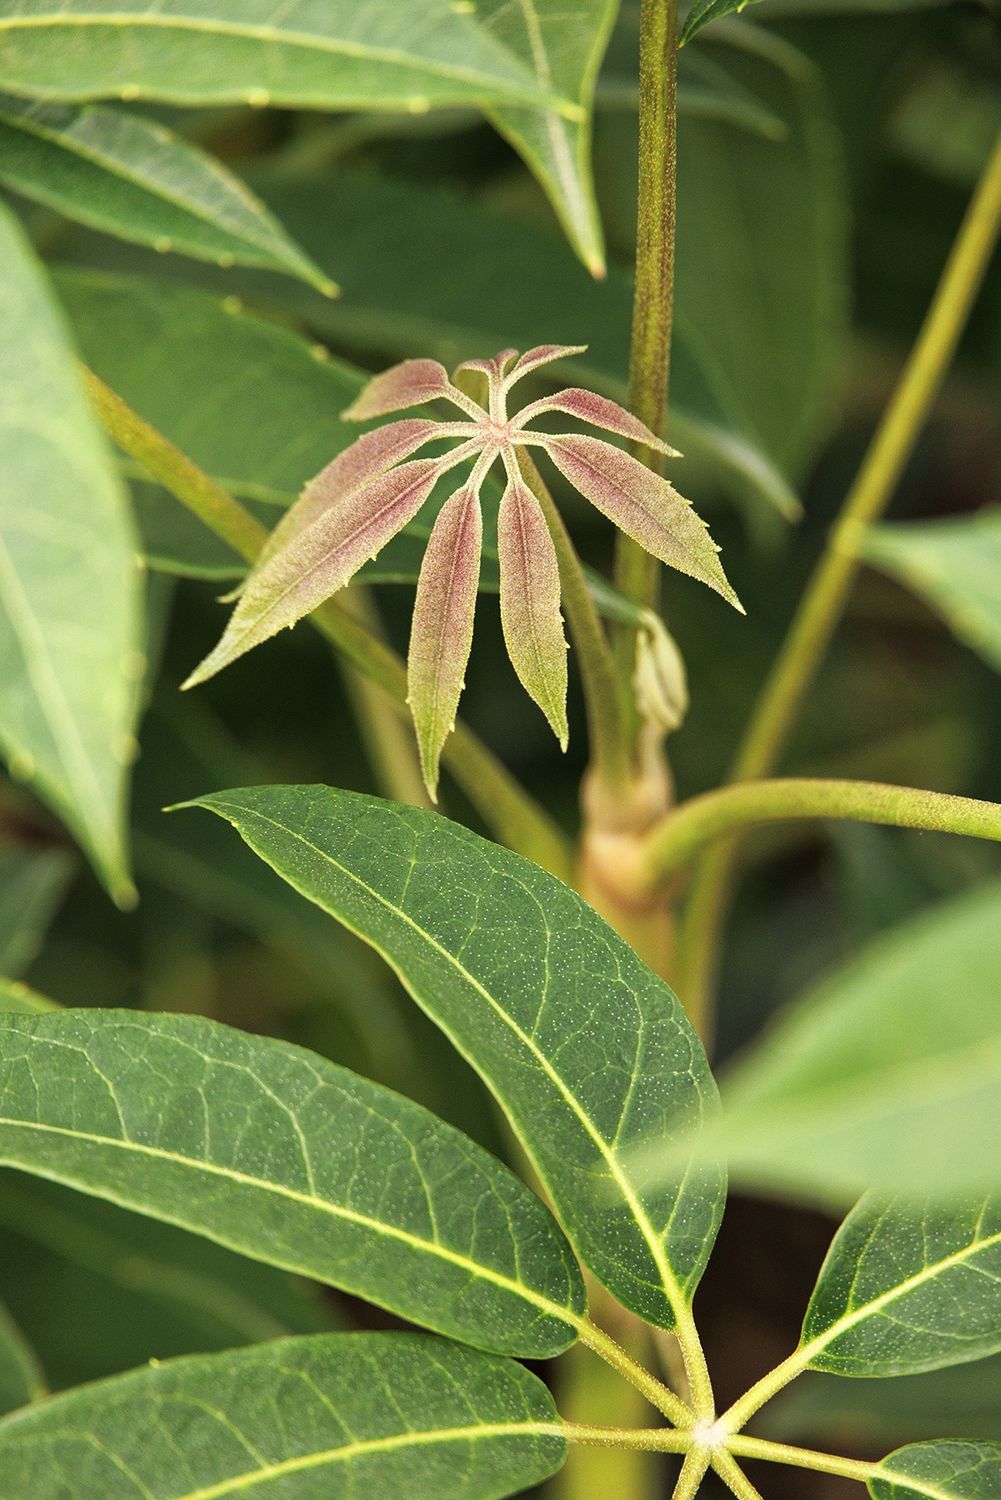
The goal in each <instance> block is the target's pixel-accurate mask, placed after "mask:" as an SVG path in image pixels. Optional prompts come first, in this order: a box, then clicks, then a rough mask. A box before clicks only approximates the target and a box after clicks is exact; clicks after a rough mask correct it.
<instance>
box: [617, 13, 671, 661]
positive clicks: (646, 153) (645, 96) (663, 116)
mask: <svg viewBox="0 0 1001 1500" xmlns="http://www.w3.org/2000/svg"><path fill="white" fill-rule="evenodd" d="M639 82H640V105H639V132H640V136H639V172H638V178H639V201H638V210H637V218H636V285H635V292H634V297H633V328H632V343H631V346H630V355H629V403H628V404H629V407H630V410H631V411H633V412H634V413H635V415H636V416H637V417H639V419H640V421H641V422H645V423H646V425H647V426H648V427H649V428H650V429H651V430H652V431H653V432H656V433H657V434H658V435H659V434H660V433H662V432H663V430H664V418H665V412H666V406H667V384H668V373H669V369H670V360H671V322H672V311H673V303H674V240H675V225H676V222H677V208H676V202H677V196H676V195H677V146H676V129H675V124H676V117H677V98H678V4H677V0H643V3H642V9H641V12H640V80H639ZM640 456H641V457H642V458H643V459H644V461H645V462H647V463H649V464H650V465H651V466H652V467H654V468H657V469H658V471H659V468H660V462H661V461H660V459H659V457H658V455H656V454H654V453H651V452H649V451H644V452H643V453H642V454H641V455H640ZM659 578H660V565H659V563H658V562H657V560H656V558H653V557H651V556H650V554H649V553H648V552H645V551H644V550H643V548H642V547H639V546H638V545H637V544H636V543H635V542H633V541H631V540H630V539H629V538H628V537H625V536H620V537H618V539H617V543H616V560H615V582H616V585H617V587H618V588H619V589H620V590H621V592H622V593H624V594H626V595H628V597H629V598H630V599H634V600H635V601H636V602H637V603H638V604H641V605H643V606H645V607H646V608H649V609H656V608H657V605H658V602H659V601H658V593H659V587H658V584H659ZM620 636H621V637H622V639H621V641H620V671H623V670H624V671H626V672H627V673H628V672H629V671H630V670H631V651H632V633H631V632H624V631H623V632H620Z"/></svg>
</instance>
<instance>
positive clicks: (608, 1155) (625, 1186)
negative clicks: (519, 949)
mask: <svg viewBox="0 0 1001 1500" xmlns="http://www.w3.org/2000/svg"><path fill="white" fill-rule="evenodd" d="M210 800H211V805H212V806H213V807H217V808H229V809H230V810H231V811H233V812H234V813H235V814H236V815H237V817H239V816H240V815H243V816H245V817H246V816H249V817H253V818H257V819H259V820H260V821H261V822H263V823H267V824H270V826H271V827H272V828H276V829H277V830H278V831H279V833H282V834H285V835H286V836H287V837H290V838H294V839H297V840H298V841H299V842H300V843H301V844H303V845H305V847H306V848H307V849H309V850H311V851H312V852H313V853H314V854H316V855H318V856H319V857H320V859H322V860H324V861H326V863H328V864H329V865H331V866H332V867H333V868H334V869H335V870H337V871H339V873H340V874H342V875H344V876H346V877H347V879H348V880H350V881H352V882H353V883H354V884H355V885H357V886H358V887H359V889H361V890H363V891H364V892H365V893H366V895H368V896H370V897H371V898H372V899H373V900H375V901H377V902H378V903H379V904H380V905H381V906H383V907H385V909H386V910H387V911H389V912H390V913H392V915H393V916H395V917H397V918H399V920H400V921H402V922H404V923H405V924H406V925H407V926H408V927H410V928H411V929H412V930H413V931H414V932H415V933H416V934H417V936H418V937H419V938H421V939H422V941H423V942H425V943H426V944H427V945H428V947H429V948H431V949H433V950H434V951H435V952H436V953H437V954H439V955H440V956H441V957H442V958H443V959H444V960H445V961H446V962H447V963H448V964H450V965H451V966H452V968H454V969H455V970H456V972H457V973H458V974H459V976H460V977H461V978H462V979H463V980H465V981H466V982H467V983H468V984H469V986H470V988H472V989H473V990H474V991H475V992H476V993H477V994H478V995H480V996H481V997H482V999H483V1000H485V1001H486V1003H487V1004H488V1005H489V1007H490V1008H491V1010H493V1011H494V1012H495V1014H496V1015H497V1016H498V1017H499V1018H500V1019H501V1020H502V1021H503V1022H504V1024H505V1025H506V1026H507V1027H508V1028H509V1029H510V1030H511V1031H512V1033H513V1034H514V1035H515V1037H516V1038H517V1039H518V1041H519V1042H520V1043H521V1044H522V1045H523V1046H524V1047H525V1049H526V1051H528V1052H530V1053H531V1055H532V1057H533V1058H534V1059H535V1061H536V1062H537V1063H538V1066H539V1068H540V1071H542V1072H543V1073H544V1074H545V1075H546V1077H547V1078H548V1079H549V1080H550V1082H551V1083H552V1084H553V1085H554V1086H555V1087H556V1089H557V1092H558V1093H559V1094H560V1096H561V1098H562V1099H563V1100H564V1102H565V1103H566V1104H567V1106H568V1107H569V1109H570V1110H571V1112H572V1113H573V1114H574V1115H575V1116H576V1118H577V1120H578V1121H579V1123H580V1124H581V1125H582V1126H583V1128H584V1130H585V1132H586V1134H587V1135H588V1136H589V1137H590V1139H591V1141H592V1142H593V1144H594V1145H595V1146H596V1147H597V1149H598V1151H599V1153H600V1155H601V1157H602V1158H603V1160H604V1161H605V1163H606V1165H607V1167H608V1170H609V1172H610V1174H611V1176H612V1177H613V1179H614V1181H615V1183H616V1186H617V1187H618V1188H619V1190H620V1192H621V1193H622V1196H623V1198H624V1199H625V1200H626V1203H627V1204H628V1206H629V1210H630V1212H631V1213H632V1215H633V1218H634V1219H635V1221H636V1223H637V1225H638V1227H639V1230H640V1233H641V1234H642V1236H643V1238H644V1240H645V1241H646V1243H647V1246H648V1248H649V1250H650V1253H651V1256H652V1257H653V1261H654V1264H655V1265H656V1267H657V1271H658V1273H659V1275H660V1277H661V1280H662V1285H663V1291H664V1293H665V1295H666V1296H667V1299H668V1301H669V1303H670V1305H671V1308H672V1310H673V1312H674V1314H675V1317H676V1319H677V1320H678V1322H679V1323H680V1322H682V1321H683V1320H684V1317H685V1315H686V1313H687V1303H686V1301H685V1299H684V1296H683V1294H682V1291H681V1287H680V1285H679V1283H678V1281H677V1280H676V1278H675V1275H674V1272H673V1270H672V1268H671V1266H670V1264H669V1262H668V1260H667V1257H666V1255H665V1254H664V1248H663V1245H662V1244H661V1242H660V1239H659V1237H658V1236H657V1234H656V1232H655V1230H654V1228H653V1225H652V1224H651V1222H650V1219H649V1217H648V1216H647V1213H646V1210H645V1209H644V1208H643V1206H642V1204H641V1203H640V1202H639V1199H638V1198H637V1196H636V1193H635V1190H634V1188H633V1186H632V1184H631V1182H630V1181H629V1179H628V1177H627V1176H626V1174H625V1172H624V1171H623V1168H622V1165H621V1163H620V1162H619V1161H618V1159H617V1158H616V1156H615V1155H614V1153H613V1151H612V1149H611V1147H610V1145H609V1143H608V1142H607V1141H606V1140H605V1138H604V1136H603V1135H602V1134H601V1132H600V1130H599V1129H598V1127H597V1126H596V1125H595V1123H594V1121H593V1120H592V1119H591V1117H590V1115H588V1113H587V1111H586V1110H585V1109H584V1106H583V1105H582V1104H581V1103H580V1101H579V1100H578V1099H577V1097H576V1095H575V1094H574V1093H573V1091H572V1089H571V1088H570V1087H569V1085H568V1084H567V1083H566V1082H565V1081H564V1079H563V1078H562V1076H561V1075H560V1074H559V1073H558V1072H557V1071H556V1069H555V1068H554V1067H553V1065H552V1063H551V1062H550V1061H549V1059H548V1057H546V1055H545V1053H543V1052H542V1051H541V1050H540V1049H539V1047H538V1046H537V1045H536V1043H535V1042H534V1040H533V1039H532V1038H531V1037H530V1036H529V1035H528V1033H527V1032H525V1031H524V1030H522V1028H521V1027H520V1026H519V1025H518V1023H517V1022H516V1021H515V1020H514V1018H513V1016H510V1015H508V1013H507V1012H506V1011H505V1010H504V1008H503V1006H501V1005H500V1003H499V1002H498V1001H497V1000H495V999H494V997H493V995H491V993H490V991H489V990H488V989H486V987H485V986H484V985H482V984H481V983H480V981H479V980H478V979H477V978H476V977H475V975H473V974H471V973H470V971H469V970H468V969H467V968H466V967H465V965H463V964H462V963H461V962H460V961H459V959H458V958H456V957H455V955H454V954H451V953H449V951H448V949H447V948H445V947H443V946H442V944H441V943H439V942H438V941H437V939H436V938H434V937H433V936H432V934H431V933H430V932H428V931H427V930H426V929H425V928H423V927H421V925H420V924H419V923H418V922H416V921H414V919H413V918H412V917H411V916H410V915H409V913H407V912H405V911H403V910H402V909H401V908H400V907H398V906H395V905H394V904H393V903H392V902H391V901H390V900H389V899H388V898H387V897H385V896H383V895H382V893H381V892H380V891H377V890H376V889H375V888H374V887H373V886H370V885H369V884H368V883H367V881H364V880H362V878H361V877H360V876H359V875H356V874H355V873H354V871H352V870H349V869H347V867H346V866H344V865H342V864H340V863H339V861H338V860H336V859H334V858H333V856H332V855H330V854H328V853H327V852H326V851H325V850H323V849H321V848H319V847H318V846H317V845H316V844H314V843H312V841H311V840H310V839H307V838H306V837H305V836H304V835H303V834H301V833H298V832H297V831H296V830H295V829H292V828H289V827H288V826H287V825H286V824H284V823H279V822H278V821H277V820H276V819H274V818H270V817H268V815H267V814H266V813H262V812H260V811H259V810H258V809H256V808H246V807H243V806H241V805H240V804H239V803H230V802H224V801H222V799H221V798H219V797H214V798H212V799H210ZM195 805H197V804H195ZM237 826H238V824H237ZM285 878H286V879H289V877H287V876H286V877H285ZM289 884H290V885H292V886H293V887H294V888H295V889H298V890H301V887H299V886H297V885H296V882H295V881H294V880H292V879H289ZM302 894H303V895H307V896H308V893H307V892H305V891H302ZM310 899H311V898H310ZM340 920H341V921H344V919H343V918H340ZM344 925H345V926H346V927H348V929H349V930H350V931H353V932H355V933H356V935H357V936H362V934H361V933H359V932H358V931H357V929H356V928H353V927H351V924H350V923H349V922H346V921H345V922H344ZM365 940H366V941H368V942H370V943H371V945H372V947H374V948H375V949H376V951H377V952H378V953H380V954H381V955H382V957H383V958H384V959H385V961H386V963H387V964H389V966H390V968H392V969H393V971H394V972H395V973H397V974H398V975H399V976H400V979H401V980H402V982H403V984H404V985H405V987H406V988H408V989H409V988H411V985H410V981H409V979H408V978H407V976H406V975H405V974H404V973H403V972H402V970H401V969H400V968H399V966H398V965H397V964H396V963H395V962H394V961H393V959H392V958H391V957H390V955H389V954H388V953H386V952H385V951H384V950H383V949H382V947H381V946H380V944H379V943H377V942H375V941H374V940H372V939H371V938H368V937H366V939H365ZM445 1029H446V1032H447V1034H448V1035H449V1037H450V1039H451V1040H452V1041H453V1044H454V1045H455V1046H456V1047H458V1043H457V1042H456V1041H455V1039H454V1038H453V1037H452V1035H451V1031H450V1030H449V1029H448V1028H445ZM458 1050H459V1051H463V1049H462V1048H459V1049H458ZM463 1055H465V1053H464V1052H463ZM512 1126H513V1128H514V1129H515V1130H516V1132H517V1133H518V1135H519V1138H520V1139H521V1140H522V1145H523V1146H524V1147H525V1150H526V1151H527V1152H528V1153H529V1156H530V1157H531V1158H532V1160H533V1161H535V1159H536V1153H535V1151H534V1150H533V1148H532V1145H531V1142H530V1141H528V1140H527V1139H525V1138H524V1136H523V1132H522V1131H521V1130H520V1129H519V1127H518V1126H517V1124H516V1123H515V1122H514V1121H512Z"/></svg>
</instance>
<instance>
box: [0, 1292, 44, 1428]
mask: <svg viewBox="0 0 1001 1500" xmlns="http://www.w3.org/2000/svg"><path fill="white" fill-rule="evenodd" d="M44 1394H45V1376H44V1375H43V1374H42V1370H41V1366H40V1365H39V1363H38V1359H37V1357H36V1355H35V1352H34V1350H33V1349H32V1348H31V1346H30V1345H29V1343H28V1341H27V1339H26V1338H25V1336H24V1334H23V1333H22V1332H21V1330H20V1328H18V1326H17V1324H16V1323H15V1322H14V1320H13V1318H12V1317H11V1316H10V1313H9V1312H8V1311H7V1309H6V1308H5V1307H4V1306H3V1304H2V1303H0V1416H4V1415H6V1413H7V1412H9V1411H17V1409H18V1408H19V1407H21V1406H28V1405H29V1404H30V1403H31V1402H32V1401H37V1400H38V1399H39V1397H40V1396H43V1395H44Z"/></svg>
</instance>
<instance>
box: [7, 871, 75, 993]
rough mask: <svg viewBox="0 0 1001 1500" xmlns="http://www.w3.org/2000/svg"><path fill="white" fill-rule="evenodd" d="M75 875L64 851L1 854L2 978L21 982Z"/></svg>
mask: <svg viewBox="0 0 1001 1500" xmlns="http://www.w3.org/2000/svg"><path fill="white" fill-rule="evenodd" d="M72 873H73V860H72V858H71V856H70V855H68V854H67V853H66V852H65V851H64V850H62V849H19V850H14V849H5V850H0V974H5V975H6V976H7V977H8V978H9V979H19V978H20V976H21V975H22V974H23V973H24V972H25V970H26V969H27V968H28V966H29V965H30V963H31V961H32V959H33V958H35V956H36V955H37V953H38V950H39V948H40V947H41V945H42V939H43V938H44V936H45V932H46V929H47V928H48V926H49V923H50V922H51V920H52V918H53V916H54V915H55V912H56V908H57V907H58V905H59V903H60V901H61V900H62V898H63V896H64V895H65V892H66V886H67V884H68V883H69V879H70V876H71V875H72Z"/></svg>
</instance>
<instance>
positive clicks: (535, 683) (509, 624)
mask: <svg viewBox="0 0 1001 1500" xmlns="http://www.w3.org/2000/svg"><path fill="white" fill-rule="evenodd" d="M497 557H498V560H499V562H500V611H501V625H502V626H503V629H504V642H505V645H506V646H507V653H508V656H510V658H511V662H512V664H513V666H514V669H515V671H516V672H517V674H518V680H519V682H520V683H521V685H522V687H523V688H524V689H525V692H526V693H527V694H528V695H529V697H530V698H532V699H533V700H534V702H536V703H537V704H538V705H539V707H540V708H541V709H542V712H543V713H544V714H545V716H546V718H547V720H548V721H549V725H550V727H551V729H552V731H553V733H554V734H555V736H556V738H557V739H558V740H559V742H560V744H561V746H562V747H563V749H564V750H565V749H566V746H567V739H568V737H569V733H570V731H569V729H568V727H567V642H566V637H565V636H564V634H563V616H562V614H561V613H560V570H559V564H558V563H557V561H556V548H555V547H554V546H553V539H552V537H551V536H550V534H549V527H548V526H547V524H546V519H545V516H544V515H543V514H542V511H541V510H540V509H539V504H538V501H537V500H536V498H535V496H534V495H533V494H532V493H531V491H530V490H529V489H528V487H527V486H526V485H524V484H522V483H521V482H520V481H514V482H512V483H510V484H509V485H508V486H507V488H506V489H505V491H504V497H503V499H502V500H501V504H500V510H499V511H498V514H497Z"/></svg>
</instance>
